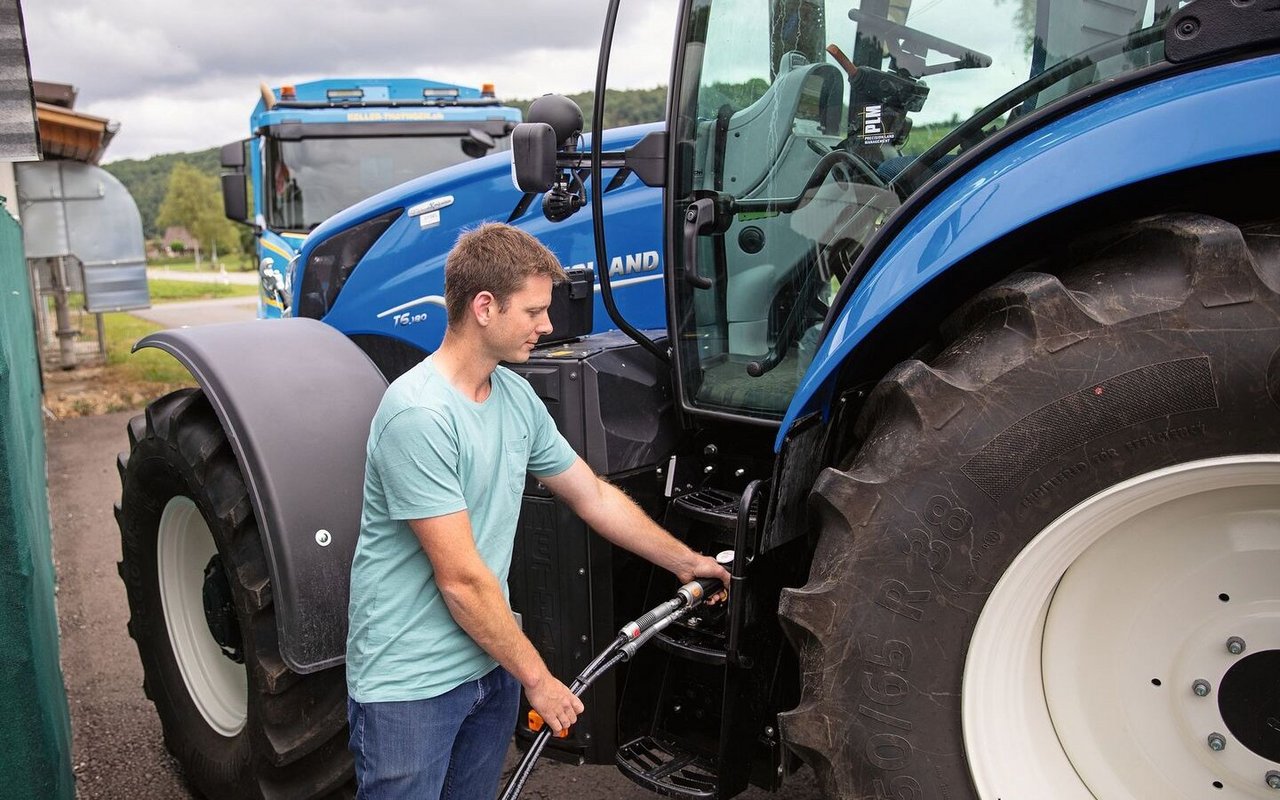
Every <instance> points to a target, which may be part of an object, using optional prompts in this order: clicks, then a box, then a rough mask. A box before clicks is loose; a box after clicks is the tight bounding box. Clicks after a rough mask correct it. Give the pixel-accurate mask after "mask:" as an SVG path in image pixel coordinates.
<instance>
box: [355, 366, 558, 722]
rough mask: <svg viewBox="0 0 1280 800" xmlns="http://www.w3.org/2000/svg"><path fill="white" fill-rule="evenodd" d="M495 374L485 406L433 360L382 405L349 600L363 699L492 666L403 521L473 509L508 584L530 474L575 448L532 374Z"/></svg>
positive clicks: (489, 557)
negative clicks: (537, 391) (531, 379)
mask: <svg viewBox="0 0 1280 800" xmlns="http://www.w3.org/2000/svg"><path fill="white" fill-rule="evenodd" d="M490 383H491V387H492V388H491V391H490V394H489V397H488V398H487V399H485V401H484V402H483V403H477V402H475V401H473V400H471V399H469V398H467V397H464V396H463V395H462V393H460V392H459V391H458V390H457V389H455V388H454V386H453V385H452V384H451V383H449V381H447V380H446V379H445V378H444V377H442V376H441V375H440V374H439V373H438V372H436V370H435V367H434V366H433V365H432V363H431V359H430V358H428V359H426V360H425V361H423V362H422V363H420V364H418V365H417V366H415V367H414V368H412V369H410V370H409V371H408V372H406V373H405V374H404V375H402V376H401V377H400V378H398V379H396V381H395V382H393V383H392V384H391V386H389V387H388V388H387V392H386V394H385V395H384V396H383V398H382V403H381V404H380V405H379V406H378V411H377V413H376V414H374V417H373V422H372V423H371V425H370V427H369V443H368V445H367V447H366V459H367V460H366V463H365V476H364V508H363V511H362V513H361V518H360V538H359V540H358V542H357V544H356V553H355V559H354V560H353V562H352V564H351V603H350V606H349V608H348V626H349V627H348V632H347V690H348V692H349V693H350V695H351V696H352V697H353V698H354V699H355V700H357V701H359V702H362V703H373V702H389V701H399V700H424V699H427V698H430V697H436V696H438V695H441V694H444V693H445V692H447V691H449V690H450V689H453V688H454V687H456V686H458V685H460V684H462V683H463V682H465V681H468V680H473V679H475V678H479V677H481V676H482V675H484V674H485V673H487V672H488V671H489V670H491V669H492V668H493V667H494V665H495V664H496V662H495V661H494V660H493V659H492V658H491V657H490V656H489V654H488V653H486V652H485V651H484V650H482V649H481V648H480V646H479V645H477V644H476V643H475V642H474V641H472V639H471V637H470V636H468V635H467V633H466V631H464V630H462V628H460V627H459V626H458V624H457V623H456V622H454V619H453V616H452V615H451V614H450V613H449V609H448V607H447V606H446V605H445V602H444V598H443V597H442V596H441V595H440V591H439V589H438V588H437V587H436V583H435V579H434V571H433V569H432V567H431V561H430V559H428V558H427V554H426V553H425V552H424V551H423V549H422V546H421V545H420V544H419V542H418V539H417V537H416V536H415V535H414V533H413V531H412V530H410V528H409V525H408V522H407V520H411V519H424V518H427V517H438V516H442V515H444V514H451V513H453V512H456V511H461V510H463V509H466V511H467V513H468V515H469V517H470V520H471V529H472V533H473V535H474V537H475V542H476V549H477V550H478V551H479V553H480V557H481V558H482V559H483V560H484V562H485V564H486V565H488V567H489V569H490V570H492V571H493V574H494V575H496V576H497V577H498V581H499V583H501V584H502V588H503V593H504V594H505V593H506V592H507V572H508V571H509V569H510V567H511V551H512V545H513V543H514V541H515V532H516V520H517V519H518V518H519V516H520V496H521V494H522V491H523V489H524V480H525V472H526V471H528V472H531V473H533V474H534V475H536V476H539V477H548V476H551V475H556V474H559V473H561V472H563V471H565V470H566V469H568V468H569V467H570V466H571V465H572V464H573V462H574V460H575V458H576V457H577V456H576V455H575V454H574V452H573V449H572V448H570V447H569V444H568V442H566V441H565V440H564V437H563V436H561V435H560V432H559V431H557V430H556V427H555V423H554V422H553V421H552V419H551V415H550V414H548V413H547V409H546V407H545V406H544V405H543V404H542V401H541V400H539V399H538V396H537V395H536V394H534V392H533V389H532V387H530V386H529V383H528V382H527V381H525V380H524V379H523V378H521V377H520V376H519V375H516V374H515V373H514V372H512V371H510V370H508V369H505V368H503V367H498V368H497V369H496V370H495V371H494V373H493V376H492V378H491V379H490Z"/></svg>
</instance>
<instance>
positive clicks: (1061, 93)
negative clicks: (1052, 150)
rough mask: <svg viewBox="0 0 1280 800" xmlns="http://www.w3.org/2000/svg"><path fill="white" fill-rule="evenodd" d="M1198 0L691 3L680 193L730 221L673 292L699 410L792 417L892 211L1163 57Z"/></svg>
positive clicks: (683, 358) (680, 126) (683, 377)
mask: <svg viewBox="0 0 1280 800" xmlns="http://www.w3.org/2000/svg"><path fill="white" fill-rule="evenodd" d="M1181 5H1182V4H1181V3H1178V2H1176V1H1171V0H1109V2H1106V3H1099V2H1096V0H1034V1H1033V0H914V2H913V1H912V0H862V1H861V3H860V4H855V3H851V2H849V0H839V1H837V0H693V3H692V8H691V11H690V13H689V15H688V16H687V21H686V25H687V26H688V30H687V31H686V35H685V38H684V41H685V42H686V45H685V46H686V50H685V52H684V57H683V62H682V68H681V69H682V72H681V78H680V80H681V84H682V85H681V86H680V90H679V96H680V97H681V98H682V106H681V108H680V113H679V114H678V115H677V118H676V119H675V120H674V121H673V134H674V135H675V137H676V138H677V141H679V142H681V144H682V146H679V147H677V148H675V152H676V153H677V154H678V155H677V158H678V159H681V160H683V161H685V162H686V163H681V164H678V165H677V168H676V170H675V173H674V174H676V175H679V176H683V178H682V183H681V184H680V185H679V186H677V187H675V192H673V199H674V202H675V203H676V206H675V208H676V209H677V210H683V209H684V208H685V206H686V205H687V204H689V203H692V202H694V201H696V200H698V199H700V198H702V199H705V198H715V199H716V203H717V207H718V208H719V209H721V211H720V214H721V215H722V218H721V219H719V220H718V221H719V222H720V224H719V225H716V226H709V227H710V229H713V230H716V231H720V232H716V233H711V234H709V235H708V234H707V232H706V231H704V232H703V235H700V236H698V238H697V240H696V249H695V251H694V252H695V253H696V258H697V261H696V268H697V271H698V273H699V274H700V276H701V278H702V279H703V281H702V282H703V283H708V282H709V286H706V287H705V288H701V287H695V286H694V285H693V281H687V282H686V281H681V282H678V283H675V284H674V287H673V291H674V292H675V304H676V316H675V318H676V319H680V320H682V326H683V330H682V333H681V336H680V337H679V338H678V341H679V352H678V359H679V365H680V384H681V391H682V393H683V395H684V400H685V403H686V405H688V406H689V407H691V408H700V409H705V410H711V411H721V412H726V413H732V414H735V415H743V414H745V415H747V416H755V417H759V418H762V419H774V418H777V417H778V416H780V415H781V414H782V413H783V412H784V411H785V410H786V407H787V405H788V403H789V401H790V399H791V396H792V395H793V394H794V392H795V389H796V387H797V385H798V383H799V380H800V378H801V377H802V376H803V374H804V372H805V370H806V368H807V367H808V365H809V363H810V361H811V360H812V358H813V356H814V352H815V349H816V346H817V343H818V337H819V334H820V331H821V326H822V322H823V319H824V317H825V315H826V312H827V309H828V304H829V303H830V301H831V300H832V299H833V297H834V295H835V293H836V291H837V290H838V289H839V287H840V285H841V282H842V281H844V280H845V279H846V278H847V277H848V271H849V267H850V265H851V264H852V262H853V260H854V259H855V258H856V257H857V256H858V255H859V253H861V251H862V249H863V247H864V246H865V244H866V243H867V241H868V240H869V239H870V238H871V236H872V235H873V234H874V233H875V232H876V231H877V230H878V229H879V228H880V227H881V226H882V225H883V223H884V221H885V220H886V219H887V218H888V217H889V216H890V215H891V214H892V213H893V212H894V210H895V209H897V208H898V207H899V206H900V205H901V204H902V202H903V201H904V200H905V199H906V198H907V197H908V196H910V195H911V193H913V192H914V191H916V190H917V189H918V188H919V187H920V186H921V185H923V184H924V182H925V181H926V180H927V179H928V178H929V177H930V176H931V175H933V174H935V173H936V172H937V171H938V170H940V169H942V168H944V167H945V166H946V165H947V164H948V163H949V162H950V161H952V160H954V158H955V157H956V155H957V154H958V153H959V152H960V150H962V149H964V148H966V147H969V146H971V145H973V144H974V143H976V142H977V141H979V140H981V139H982V138H984V137H986V136H989V135H990V134H992V133H993V132H995V131H998V130H999V129H1001V128H1002V127H1004V126H1005V125H1007V124H1009V123H1010V122H1012V121H1013V120H1015V119H1016V118H1018V117H1019V116H1023V115H1026V114H1029V113H1031V112H1033V111H1035V110H1036V109H1038V108H1042V107H1044V106H1047V105H1049V104H1051V103H1054V102H1055V101H1058V100H1060V99H1062V98H1063V97H1066V96H1068V95H1070V94H1072V93H1075V92H1078V91H1080V90H1082V89H1085V88H1087V87H1089V86H1091V85H1095V84H1097V83H1099V82H1102V81H1106V80H1109V79H1112V78H1114V77H1115V76H1117V75H1118V74H1120V73H1124V72H1127V71H1131V70H1135V69H1139V68H1141V67H1144V66H1147V65H1150V64H1153V63H1155V62H1158V61H1160V60H1162V59H1163V36H1162V23H1163V21H1164V20H1165V19H1167V18H1168V16H1169V15H1170V14H1171V13H1172V12H1173V11H1174V10H1176V9H1177V8H1179V7H1180V6H1181ZM788 199H791V200H792V201H791V202H787V200H788ZM725 209H727V210H728V211H727V214H726V212H725ZM724 217H727V218H724ZM676 251H677V252H676V254H675V256H676V257H677V258H679V259H681V260H683V257H682V256H683V253H684V252H685V251H684V249H683V248H679V247H678V248H676ZM682 266H684V267H685V270H686V272H687V271H688V267H689V265H682Z"/></svg>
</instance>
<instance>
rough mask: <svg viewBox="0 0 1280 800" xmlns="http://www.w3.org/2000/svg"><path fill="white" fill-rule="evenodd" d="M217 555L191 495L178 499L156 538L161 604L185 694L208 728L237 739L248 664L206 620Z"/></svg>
mask: <svg viewBox="0 0 1280 800" xmlns="http://www.w3.org/2000/svg"><path fill="white" fill-rule="evenodd" d="M215 553H217V547H216V545H215V544H214V542H213V534H211V533H210V532H209V526H208V525H207V524H206V523H205V521H204V517H202V516H201V515H200V509H199V508H197V507H196V504H195V503H194V502H192V501H191V499H190V498H188V497H174V498H173V499H172V500H170V501H169V502H168V504H167V505H166V506H165V507H164V512H163V513H162V514H161V515H160V530H159V533H158V534H157V536H156V564H157V569H158V571H159V582H160V603H161V605H162V607H163V608H164V622H165V629H166V630H168V631H169V643H170V644H171V645H172V646H173V655H174V658H175V660H176V661H177V662H178V671H179V672H181V673H182V681H183V683H185V684H186V687H187V694H188V695H189V696H190V697H191V699H192V701H193V702H194V703H195V706H196V708H197V709H199V711H200V715H201V716H202V717H204V720H205V722H207V723H209V727H211V728H213V729H214V730H215V731H217V732H218V733H219V734H221V735H222V736H227V737H231V736H235V735H236V734H237V733H239V732H240V731H241V730H242V729H243V728H244V724H245V720H246V719H247V718H248V715H249V688H248V675H247V673H246V672H245V668H244V665H242V664H237V663H235V662H234V661H232V660H231V659H229V658H227V657H226V656H225V655H223V653H222V648H221V647H220V646H219V645H218V643H217V641H215V640H214V638H213V634H211V633H210V632H209V625H208V623H207V622H206V621H205V616H204V598H203V587H204V568H205V566H206V565H207V564H208V563H209V559H211V558H213V556H214V554H215Z"/></svg>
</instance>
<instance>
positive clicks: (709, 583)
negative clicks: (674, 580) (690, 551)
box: [676, 550, 734, 609]
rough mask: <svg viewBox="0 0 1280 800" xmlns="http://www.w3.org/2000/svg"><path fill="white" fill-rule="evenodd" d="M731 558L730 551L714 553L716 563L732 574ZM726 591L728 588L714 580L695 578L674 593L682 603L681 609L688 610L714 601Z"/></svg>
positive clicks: (731, 553)
mask: <svg viewBox="0 0 1280 800" xmlns="http://www.w3.org/2000/svg"><path fill="white" fill-rule="evenodd" d="M733 556H734V554H733V551H732V550H721V551H720V552H719V553H716V563H717V564H719V565H720V566H722V567H724V568H725V571H726V572H732V571H733ZM727 591H728V587H727V586H725V585H724V584H722V583H721V582H720V581H719V580H717V579H716V578H697V579H695V580H691V581H689V582H688V583H686V584H685V585H684V586H681V587H680V588H679V589H678V590H677V591H676V597H678V598H680V599H682V600H683V601H684V603H683V605H682V606H681V608H685V609H690V608H697V607H698V606H700V605H702V604H703V603H705V602H707V601H709V600H714V599H715V598H716V597H719V596H720V595H722V594H724V593H725V592H727Z"/></svg>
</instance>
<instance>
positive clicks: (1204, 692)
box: [1191, 678, 1213, 697]
mask: <svg viewBox="0 0 1280 800" xmlns="http://www.w3.org/2000/svg"><path fill="white" fill-rule="evenodd" d="M1212 688H1213V687H1211V686H1210V685H1209V682H1208V681H1206V680H1205V679H1204V678H1196V679H1195V681H1194V682H1193V683H1192V684H1191V691H1193V692H1195V694H1196V697H1208V696H1209V692H1210V690H1211V689H1212Z"/></svg>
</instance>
